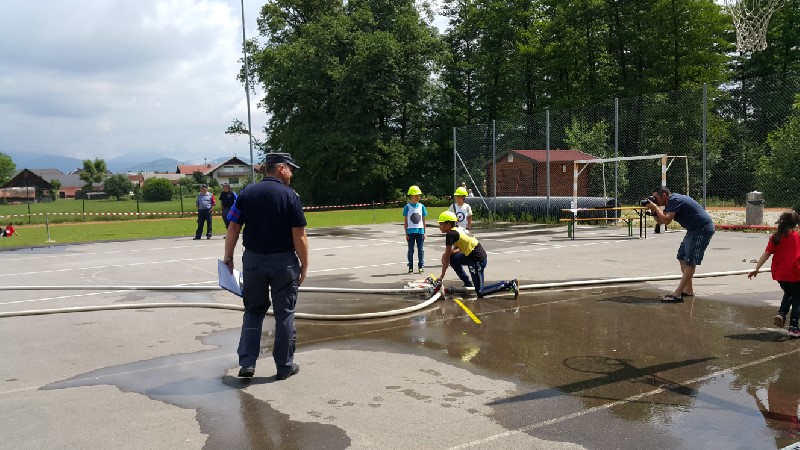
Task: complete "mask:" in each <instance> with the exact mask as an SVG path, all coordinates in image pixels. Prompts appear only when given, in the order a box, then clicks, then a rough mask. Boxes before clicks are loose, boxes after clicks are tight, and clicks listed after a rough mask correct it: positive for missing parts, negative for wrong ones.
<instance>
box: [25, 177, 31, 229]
mask: <svg viewBox="0 0 800 450" xmlns="http://www.w3.org/2000/svg"><path fill="white" fill-rule="evenodd" d="M25 203H27V204H28V225H30V224H31V188H30V186H28V185H25Z"/></svg>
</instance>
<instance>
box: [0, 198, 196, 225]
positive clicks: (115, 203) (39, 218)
mask: <svg viewBox="0 0 800 450" xmlns="http://www.w3.org/2000/svg"><path fill="white" fill-rule="evenodd" d="M194 201H195V197H194V196H191V197H184V198H183V201H182V202H181V199H175V200H170V201H166V202H142V201H140V202H138V204H137V202H136V200H130V199H125V200H116V199H107V200H86V201H84V200H72V199H66V200H65V199H61V200H56V201H54V202H49V203H30V204H25V203H21V204H15V205H0V223H7V222H8V221H11V220H13V221H14V222H15V223H16V222H19V223H23V224H27V223H28V217H27V215H28V213H29V212H30V214H31V215H32V216H31V218H30V224H36V223H44V222H45V218H44V214H48V215H49V217H48V220H49V222H50V223H60V222H83V221H84V216H83V213H86V221H92V220H98V216H94V215H93V214H97V213H137V212H138V213H144V214H147V213H153V212H158V213H166V212H169V213H181V212H185V213H186V214H194V213H195V211H196V209H195V206H194ZM40 214H41V215H40ZM60 214H77V215H60ZM14 216H16V217H14ZM20 216H24V217H20ZM101 217H102V216H101ZM123 217H125V216H123ZM128 217H130V218H131V219H135V218H136V216H128ZM176 217H179V214H176ZM120 219H121V218H120V217H119V216H118V217H117V218H116V219H115V220H120ZM100 220H102V218H101V219H100Z"/></svg>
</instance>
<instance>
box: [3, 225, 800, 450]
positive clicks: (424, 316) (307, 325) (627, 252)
mask: <svg viewBox="0 0 800 450" xmlns="http://www.w3.org/2000/svg"><path fill="white" fill-rule="evenodd" d="M428 231H429V233H430V234H429V236H428V238H427V240H426V242H425V249H426V263H427V264H426V266H427V269H426V271H427V273H434V274H438V273H439V270H440V266H439V264H438V261H439V260H440V255H441V251H442V247H443V238H442V237H441V236H439V235H438V231H437V229H435V228H429V230H428ZM651 231H652V230H651ZM309 234H310V237H309V240H310V245H311V265H310V273H309V277H308V279H307V281H306V286H326V287H355V288H389V287H402V286H404V285H406V284H407V283H408V282H413V281H416V280H421V279H422V278H424V275H408V274H406V273H405V272H406V262H405V253H406V247H405V242H404V239H403V236H402V226H401V225H399V224H395V225H382V226H373V227H353V228H348V229H328V230H309ZM475 234H476V236H477V237H478V238H479V239H480V240H481V242H482V243H483V245H484V247H485V248H486V249H487V251H488V252H489V266H488V268H487V270H486V278H487V281H494V280H499V279H510V278H514V277H518V278H519V279H520V282H521V284H523V285H526V284H533V283H543V282H558V281H571V280H586V279H602V278H618V277H644V278H645V279H646V278H649V277H653V276H660V275H673V274H677V272H678V264H677V261H676V260H675V253H676V251H677V248H678V244H679V242H680V240H681V239H682V237H683V233H682V232H670V233H667V234H660V235H654V234H652V233H648V239H646V240H642V239H638V238H629V237H627V232H626V230H625V229H623V228H613V227H612V228H584V227H580V228H579V230H578V235H577V239H575V240H569V239H567V238H566V231H565V229H564V228H563V227H561V228H547V227H541V226H513V225H508V226H497V227H494V228H492V229H478V230H476V232H475ZM767 238H768V235H766V234H755V233H753V234H749V233H726V232H718V233H717V234H716V235H715V237H714V239H713V240H712V242H711V245H710V247H709V250H708V252H707V253H706V259H705V261H704V262H703V264H702V265H701V266H700V267H699V268H698V273H708V272H719V271H731V270H747V269H751V268H752V267H753V266H754V263H753V262H751V261H753V260H755V259H757V258H758V257H759V256H760V254H761V253H762V252H763V249H764V247H765V246H766V242H767ZM223 242H224V241H223V240H222V238H221V236H215V238H214V239H212V240H210V241H207V240H202V241H192V240H191V238H190V237H187V238H178V239H159V240H147V241H134V242H112V243H98V244H85V245H68V246H52V247H49V248H41V249H27V250H26V249H21V250H16V251H5V252H1V253H0V264H2V267H3V271H2V273H0V286H20V285H24V286H28V285H35V286H54V288H53V289H49V290H39V291H28V290H24V291H23V290H19V291H0V312H6V311H20V310H35V309H47V308H63V307H72V306H87V305H115V304H123V303H124V304H129V303H142V304H143V303H159V302H184V303H206V302H218V303H230V304H236V303H238V302H237V298H236V297H235V296H233V295H232V294H229V293H227V292H224V291H202V292H163V291H161V292H160V291H119V290H102V291H97V290H88V289H87V290H86V291H66V290H59V289H58V288H57V286H63V285H76V284H85V285H87V286H90V285H114V286H116V285H178V284H192V285H198V286H213V285H215V284H216V259H217V258H219V257H221V256H222V251H223ZM236 257H237V260H238V258H240V257H241V249H237V255H236ZM448 276H449V277H450V279H449V280H448V281H446V284H454V285H458V284H459V283H458V282H457V280H456V279H455V276H454V275H453V274H452V271H450V272H449V273H448ZM454 280H455V282H454ZM676 283H677V281H659V282H652V281H642V282H637V283H629V284H621V285H612V286H595V287H585V288H573V289H549V290H534V291H524V292H523V294H522V295H520V297H519V298H518V299H517V300H514V299H513V296H511V295H508V294H500V295H497V296H494V297H492V298H486V299H480V300H479V299H476V298H475V297H473V296H461V295H459V296H456V297H458V298H459V299H461V301H462V303H463V304H464V305H465V306H466V307H467V308H468V309H469V310H470V311H471V312H472V313H473V314H474V315H475V317H476V318H477V319H478V320H479V321H480V323H477V322H476V321H475V320H473V319H472V318H471V317H470V316H469V315H468V313H467V312H466V311H465V310H464V309H462V308H461V307H460V306H459V305H458V304H457V303H456V302H455V301H454V300H453V297H448V298H446V299H445V300H443V301H440V302H437V303H435V304H434V305H433V306H432V307H430V308H429V309H426V310H423V311H420V312H418V313H414V314H409V315H405V316H399V317H395V318H384V319H377V320H371V321H352V322H321V321H298V322H297V331H298V342H297V352H296V354H295V360H296V362H297V363H298V364H300V366H301V371H300V373H299V374H298V375H297V376H295V377H292V378H290V379H288V380H286V381H276V380H275V378H274V375H275V368H274V365H273V363H272V358H271V355H270V351H271V345H272V330H273V328H274V327H273V322H272V318H271V317H267V319H266V321H265V327H264V338H263V340H262V346H263V347H262V357H261V359H260V360H259V365H258V367H257V370H256V376H255V378H254V379H253V380H252V381H249V382H245V381H242V380H240V379H238V378H236V373H237V371H238V367H237V358H236V346H237V342H238V333H239V327H240V325H241V313H240V312H237V311H225V310H211V309H194V308H182V309H147V308H143V309H138V310H123V311H101V312H86V313H72V314H57V315H44V316H29V317H14V318H0V337H2V345H0V404H1V405H2V408H0V435H2V436H3V441H2V444H0V447H3V448H101V447H102V448H137V449H139V448H167V447H168V448H211V449H217V448H285V449H292V448H296V449H318V448H328V449H340V448H341V449H344V448H398V449H399V448H425V449H429V448H430V449H439V448H443V449H444V448H504V449H505V448H525V449H529V448H543V449H544V448H547V449H553V448H624V449H627V448H630V449H641V448H656V447H657V448H725V449H731V448H742V449H745V448H746V449H762V448H763V449H770V448H783V447H786V446H790V445H792V444H794V443H796V442H798V441H800V423H799V422H798V418H797V414H798V405H799V404H800V382H799V381H800V377H798V373H800V340H794V339H789V338H788V337H787V335H786V333H785V330H779V329H776V328H775V327H774V326H773V325H772V318H773V316H774V315H775V313H776V310H777V305H778V303H779V301H780V298H781V291H780V288H779V287H778V285H777V283H776V282H774V281H772V279H771V277H770V275H769V273H764V274H761V275H760V276H758V277H757V278H756V279H755V280H748V279H747V277H746V276H745V275H738V276H726V277H719V278H702V279H697V280H696V281H695V291H696V296H695V297H687V299H686V301H684V302H683V303H679V304H664V303H661V302H659V300H658V299H659V297H660V296H661V295H663V294H665V293H668V292H670V291H671V290H672V287H673V286H674V285H675V284H676ZM422 301H424V298H422V297H420V296H418V295H376V294H363V295H362V294H320V293H301V295H300V299H299V302H298V311H299V312H311V313H323V314H349V313H361V312H371V311H384V310H390V309H397V308H401V307H406V306H409V305H414V304H418V303H420V302H422Z"/></svg>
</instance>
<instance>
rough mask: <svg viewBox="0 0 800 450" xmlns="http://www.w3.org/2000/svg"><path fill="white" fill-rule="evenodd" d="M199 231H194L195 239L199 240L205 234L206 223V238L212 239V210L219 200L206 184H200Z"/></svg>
mask: <svg viewBox="0 0 800 450" xmlns="http://www.w3.org/2000/svg"><path fill="white" fill-rule="evenodd" d="M196 203H197V231H195V232H194V240H195V241H196V240H199V239H200V236H202V235H203V224H204V223H207V224H208V225H206V239H211V210H212V209H213V208H214V205H216V204H217V201H216V200H215V199H214V194H212V193H211V192H208V186H207V185H205V184H201V185H200V193H199V194H197V200H196Z"/></svg>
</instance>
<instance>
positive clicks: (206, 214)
mask: <svg viewBox="0 0 800 450" xmlns="http://www.w3.org/2000/svg"><path fill="white" fill-rule="evenodd" d="M203 224H208V225H207V226H206V236H208V237H211V210H210V209H198V210H197V231H195V232H194V237H196V238H197V239H200V236H201V235H202V234H203Z"/></svg>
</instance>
